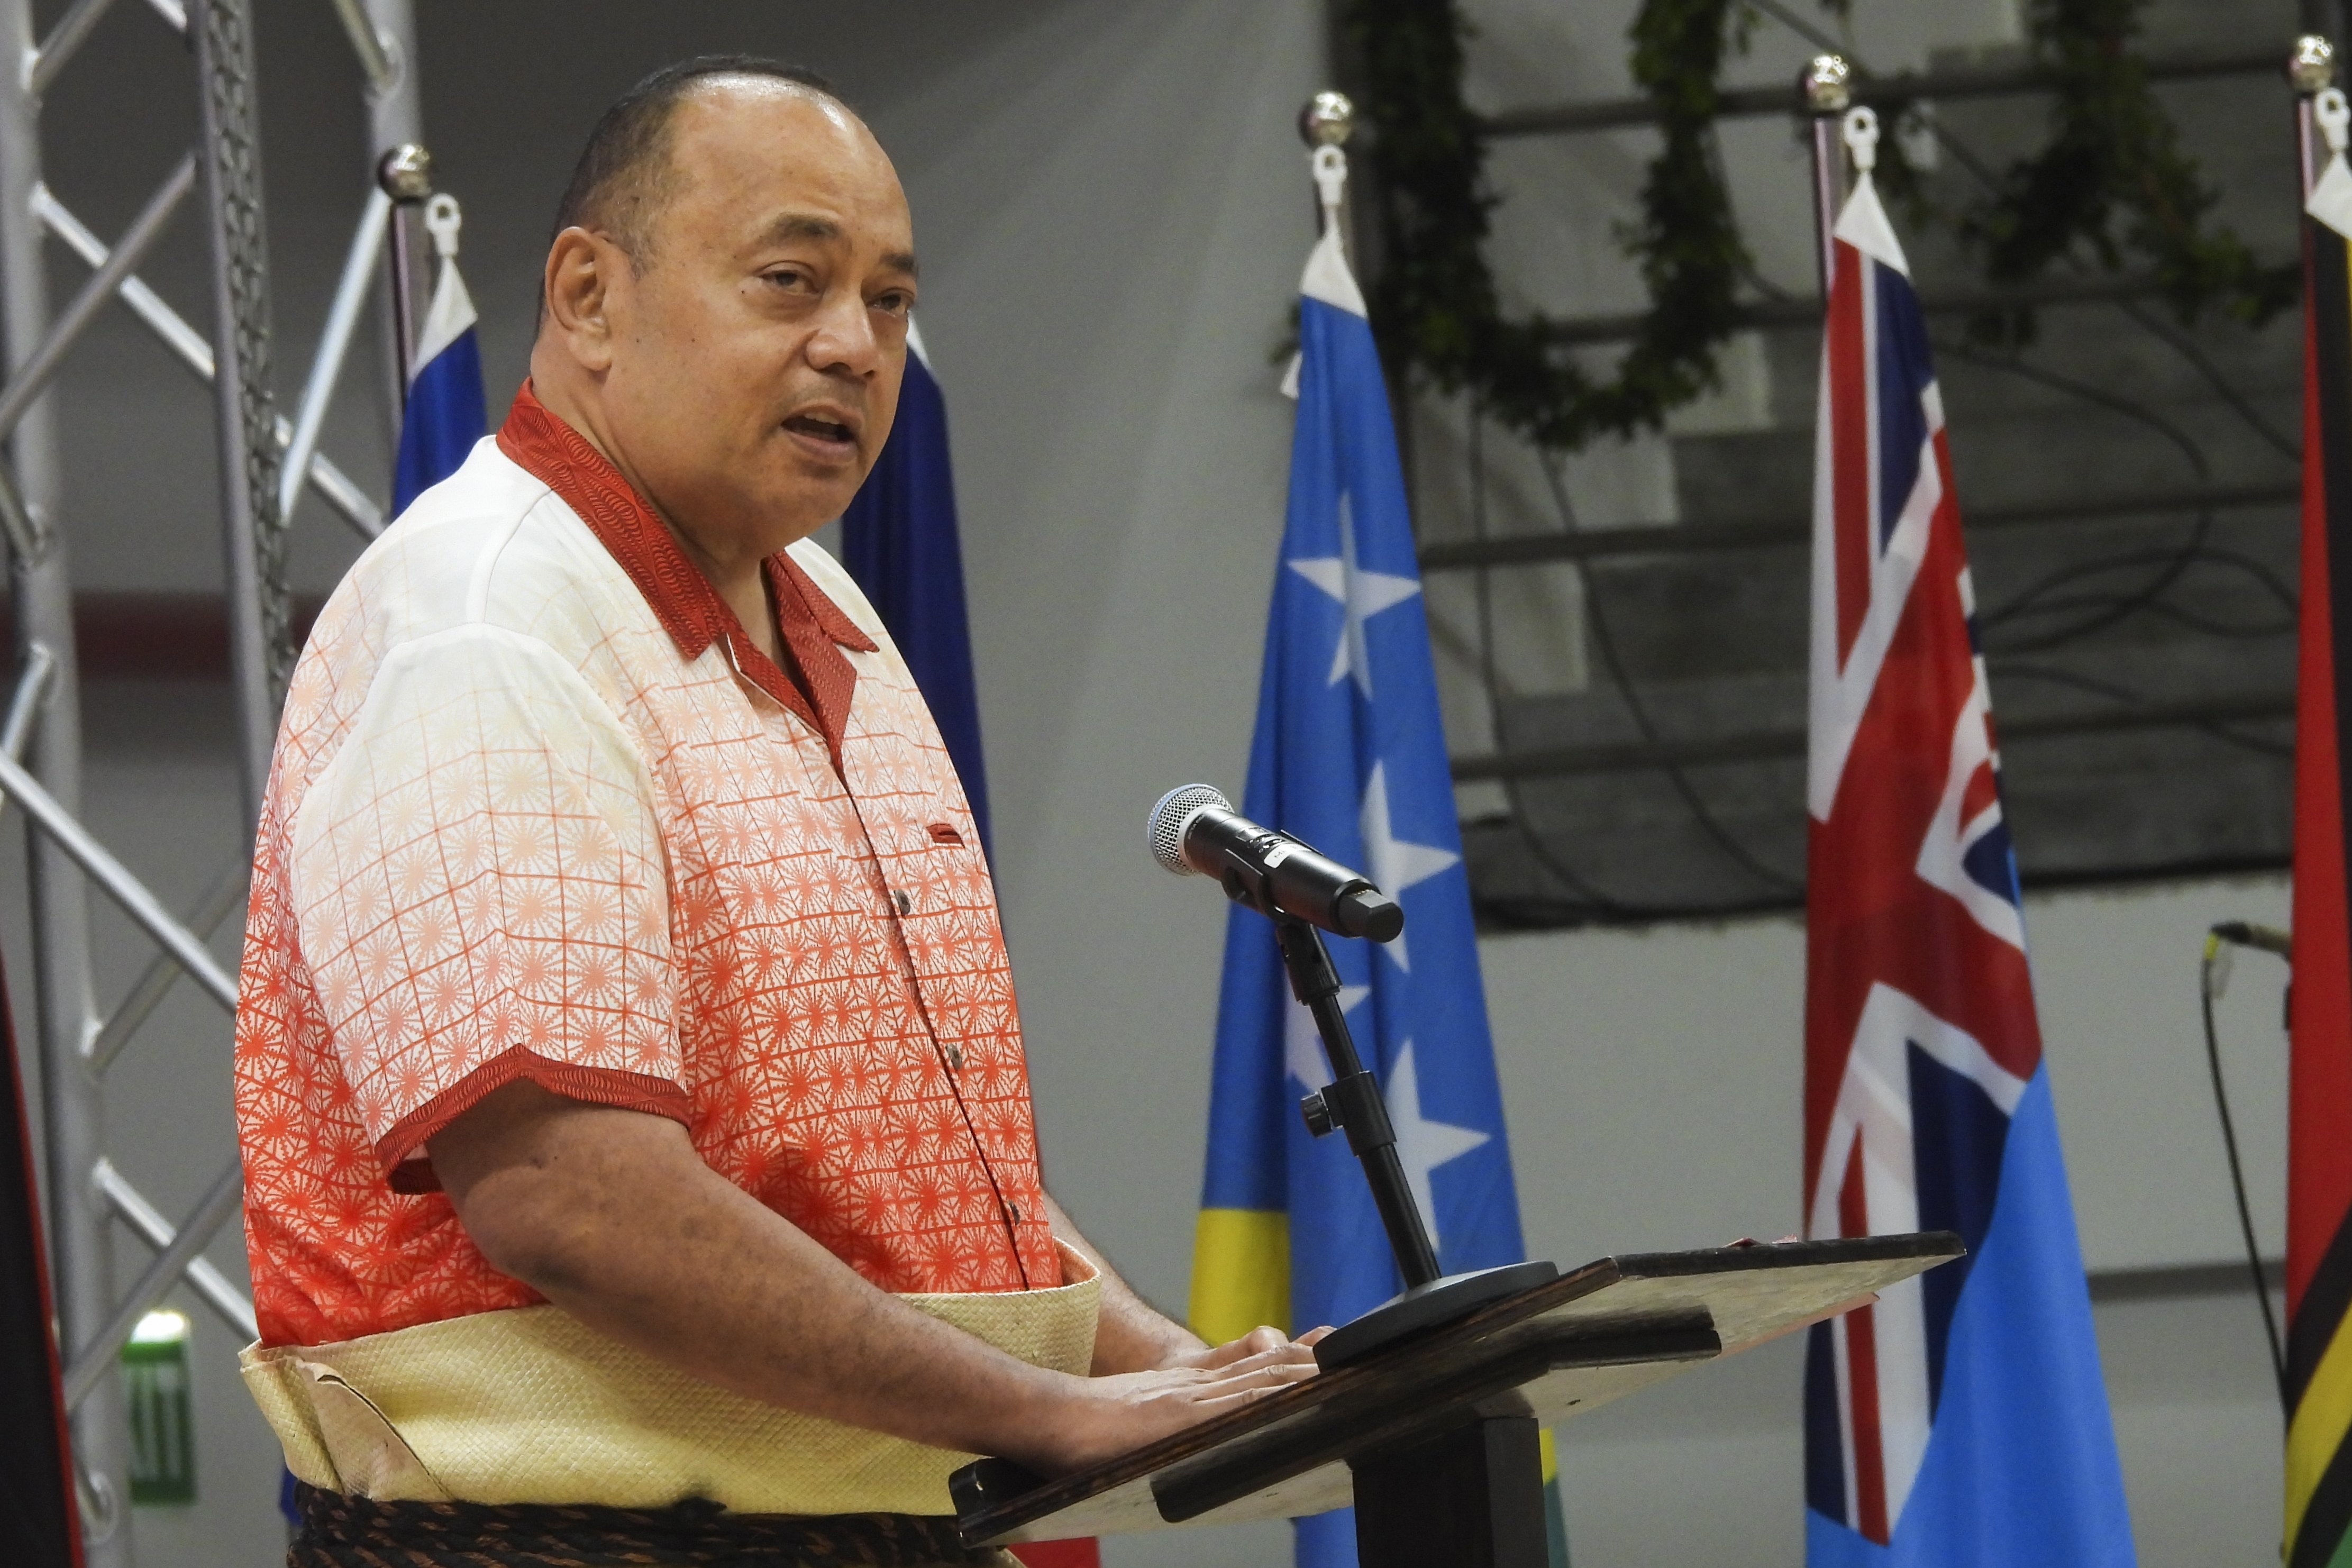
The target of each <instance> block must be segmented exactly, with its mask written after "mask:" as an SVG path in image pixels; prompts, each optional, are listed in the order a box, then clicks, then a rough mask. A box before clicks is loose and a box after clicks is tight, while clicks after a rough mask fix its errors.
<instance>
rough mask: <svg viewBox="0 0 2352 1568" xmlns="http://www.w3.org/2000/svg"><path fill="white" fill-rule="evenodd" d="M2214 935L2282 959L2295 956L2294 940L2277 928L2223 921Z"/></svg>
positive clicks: (2250, 922)
mask: <svg viewBox="0 0 2352 1568" xmlns="http://www.w3.org/2000/svg"><path fill="white" fill-rule="evenodd" d="M2213 934H2214V935H2215V936H2217V937H2220V938H2221V940H2222V941H2223V942H2232V943H2235V944H2236V945H2237V946H2239V947H2258V948H2260V949H2262V950H2263V952H2275V953H2277V954H2278V955H2279V956H2280V957H2281V958H2293V957H2294V940H2293V939H2292V938H2291V937H2289V936H2288V935H2287V933H2286V932H2284V931H2280V930H2279V929H2277V928H2276V927H2275V926H2263V925H2256V924H2254V923H2253V922H2252V921H2222V922H2221V924H2219V925H2217V926H2215V927H2214V928H2213Z"/></svg>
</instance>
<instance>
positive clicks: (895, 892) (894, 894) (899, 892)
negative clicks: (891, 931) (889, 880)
mask: <svg viewBox="0 0 2352 1568" xmlns="http://www.w3.org/2000/svg"><path fill="white" fill-rule="evenodd" d="M890 901H891V902H892V903H894V904H896V905H898V912H899V913H900V914H902V915H910V914H913V913H914V912H915V900H912V899H910V898H908V896H907V890H906V889H904V888H893V889H890Z"/></svg>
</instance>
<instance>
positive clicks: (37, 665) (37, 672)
mask: <svg viewBox="0 0 2352 1568" xmlns="http://www.w3.org/2000/svg"><path fill="white" fill-rule="evenodd" d="M57 668H58V656H57V655H55V654H53V653H51V652H50V651H49V645H48V644H47V643H35V644H34V645H33V646H32V647H29V648H27V649H26V650H25V673H24V674H22V675H20V676H18V677H17V678H16V691H15V692H14V693H13V694H12V695H11V696H10V697H9V699H8V718H7V721H6V722H5V724H0V754H5V755H6V756H7V758H8V759H9V761H11V762H17V763H21V762H23V761H24V760H25V745H26V742H29V741H30V740H31V739H32V738H33V726H34V725H35V724H37V723H38V722H39V721H40V717H41V704H42V701H43V700H44V699H45V698H47V695H48V690H49V678H50V677H51V676H52V675H55V674H56V673H57Z"/></svg>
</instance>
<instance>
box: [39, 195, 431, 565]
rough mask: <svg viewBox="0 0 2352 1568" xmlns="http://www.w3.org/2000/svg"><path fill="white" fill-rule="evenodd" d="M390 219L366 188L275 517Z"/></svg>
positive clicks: (311, 447) (321, 421) (308, 448)
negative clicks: (365, 194) (387, 219)
mask: <svg viewBox="0 0 2352 1568" xmlns="http://www.w3.org/2000/svg"><path fill="white" fill-rule="evenodd" d="M390 216H392V198H391V197H390V196H388V195H384V194H383V191H381V190H378V189H374V188H371V189H370V190H369V191H368V194H367V204H366V205H364V206H362V208H361V209H360V221H359V226H358V228H356V229H354V230H353V231H352V247H351V249H350V250H349V251H347V252H346V253H345V254H344V256H343V274H342V277H341V279H338V280H337V281H336V284H335V300H334V303H333V304H332V305H331V306H329V307H328V310H327V324H326V326H325V328H324V329H323V330H322V331H320V336H319V349H318V352H317V353H314V354H312V355H311V356H310V379H309V380H308V381H306V382H305V383H303V385H302V401H301V403H300V404H299V405H297V409H296V413H295V416H294V439H293V440H292V441H291V442H290V443H289V444H288V446H287V448H286V459H285V466H284V468H281V469H280V470H279V471H278V515H279V516H280V517H284V518H289V519H290V518H292V517H293V515H294V503H295V502H296V501H298V500H301V498H302V480H303V478H304V476H305V474H306V472H307V471H308V469H309V468H310V455H311V453H313V452H315V451H316V450H317V449H318V447H319V430H320V426H323V425H325V424H326V422H327V405H328V403H329V401H330V400H331V399H332V398H333V396H334V395H335V383H336V382H337V380H339V379H340V378H341V375H342V373H343V356H344V354H345V353H348V352H349V351H350V349H351V346H352V328H353V327H355V326H357V325H358V324H359V319H360V307H361V306H362V305H364V304H366V303H367V296H368V289H369V288H370V286H371V285H373V283H374V282H375V264H376V258H378V257H379V256H381V255H382V254H383V230H384V220H385V219H386V218H388V217H390ZM0 412H5V408H0Z"/></svg>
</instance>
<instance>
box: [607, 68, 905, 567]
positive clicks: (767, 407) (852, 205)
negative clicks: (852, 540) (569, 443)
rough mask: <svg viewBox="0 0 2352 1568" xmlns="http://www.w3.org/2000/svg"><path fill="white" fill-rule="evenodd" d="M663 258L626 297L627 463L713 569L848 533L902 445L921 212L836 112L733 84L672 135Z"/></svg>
mask: <svg viewBox="0 0 2352 1568" xmlns="http://www.w3.org/2000/svg"><path fill="white" fill-rule="evenodd" d="M669 183H670V189H671V195H670V196H669V199H668V201H667V204H666V205H663V206H662V207H661V208H660V209H659V210H658V211H657V212H656V213H655V214H653V215H652V216H651V218H650V221H649V223H648V230H649V233H648V239H649V246H648V247H646V248H648V249H649V250H650V255H648V256H646V258H643V259H642V260H641V261H640V262H639V263H638V265H637V266H636V267H635V268H634V269H633V270H631V272H630V275H629V276H626V277H619V278H615V279H614V280H613V284H612V292H611V295H610V296H609V307H608V314H607V320H608V322H609V328H610V332H611V337H610V341H609V349H608V352H609V353H610V356H611V357H610V363H609V367H608V368H607V369H606V371H605V374H604V389H603V395H602V398H601V402H602V404H603V406H604V417H605V420H606V422H607V430H608V434H609V436H610V438H611V439H612V441H613V442H614V445H615V446H616V447H618V448H619V450H618V451H617V452H615V453H614V456H615V457H616V458H619V459H620V461H621V463H622V465H623V466H624V468H626V469H627V470H628V471H629V472H630V474H631V475H632V477H633V478H635V479H636V481H637V482H638V483H639V484H640V485H642V486H643V487H644V488H645V489H646V492H647V499H648V500H652V501H653V503H654V504H655V505H656V507H658V508H660V509H661V510H662V511H663V512H664V513H665V514H667V516H668V517H669V519H670V520H671V521H673V522H674V523H676V524H677V526H678V527H679V528H681V529H683V530H685V531H687V532H688V533H689V534H692V535H694V536H695V537H696V539H697V540H698V542H701V543H702V544H703V546H704V547H705V548H706V549H709V550H710V551H712V552H714V553H721V554H727V553H732V552H735V551H738V550H740V549H743V548H745V547H750V548H752V549H755V550H756V551H757V552H759V553H761V554H767V553H772V552H774V551H776V550H780V549H782V547H783V546H784V545H785V544H788V543H790V542H792V541H793V540H795V539H799V538H801V537H803V535H805V534H807V533H808V532H809V531H812V530H813V529H814V528H816V527H817V526H818V525H819V524H821V523H823V522H824V521H826V520H828V519H830V518H833V517H836V516H838V515H840V513H841V511H842V510H843V509H844V508H845V507H846V506H847V505H848V504H849V501H850V498H851V497H852V496H854V495H856V493H857V487H858V485H859V483H860V482H862V481H863V480H864V479H865V478H866V470H868V469H869V468H872V467H873V466H874V459H875V457H876V455H877V453H879V452H880V451H881V449H882V442H883V439H884V437H887V436H888V435H889V433H890V421H891V418H892V416H894V415H895V414H896V413H897V411H898V384H899V380H900V378H901V376H902V375H903V374H905V370H906V363H907V319H908V311H909V310H911V309H912V307H913V305H914V301H915V258H914V236H913V228H912V226H911V225H910V223H909V221H908V215H907V198H906V195H905V194H904V193H903V192H901V191H900V190H899V188H898V174H897V173H896V172H895V171H894V170H893V169H892V168H891V167H890V161H889V159H888V158H887V157H886V156H884V154H883V152H882V149H881V148H880V147H879V146H878V145H877V144H876V142H875V141H874V138H873V137H872V135H871V134H869V133H868V132H866V128H865V127H864V126H863V125H862V124H860V123H859V122H858V121H856V118H855V117H854V116H852V115H851V114H850V113H849V112H848V111H847V110H845V109H843V108H842V107H841V106H840V105H839V104H836V103H835V102H833V101H832V100H829V99H824V98H819V97H815V96H814V95H811V94H809V93H805V92H801V91H797V90H794V89H792V88H791V87H789V86H788V85H786V84H784V83H781V82H775V81H771V80H767V79H761V78H740V77H739V78H720V79H715V80H713V81H710V82H709V83H706V84H704V85H703V86H701V87H699V88H698V89H696V91H695V92H694V93H693V95H692V96H691V97H689V98H688V100H686V101H684V102H683V103H681V104H679V105H678V106H677V110H676V119H675V120H674V121H672V123H671V168H670V171H669Z"/></svg>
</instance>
